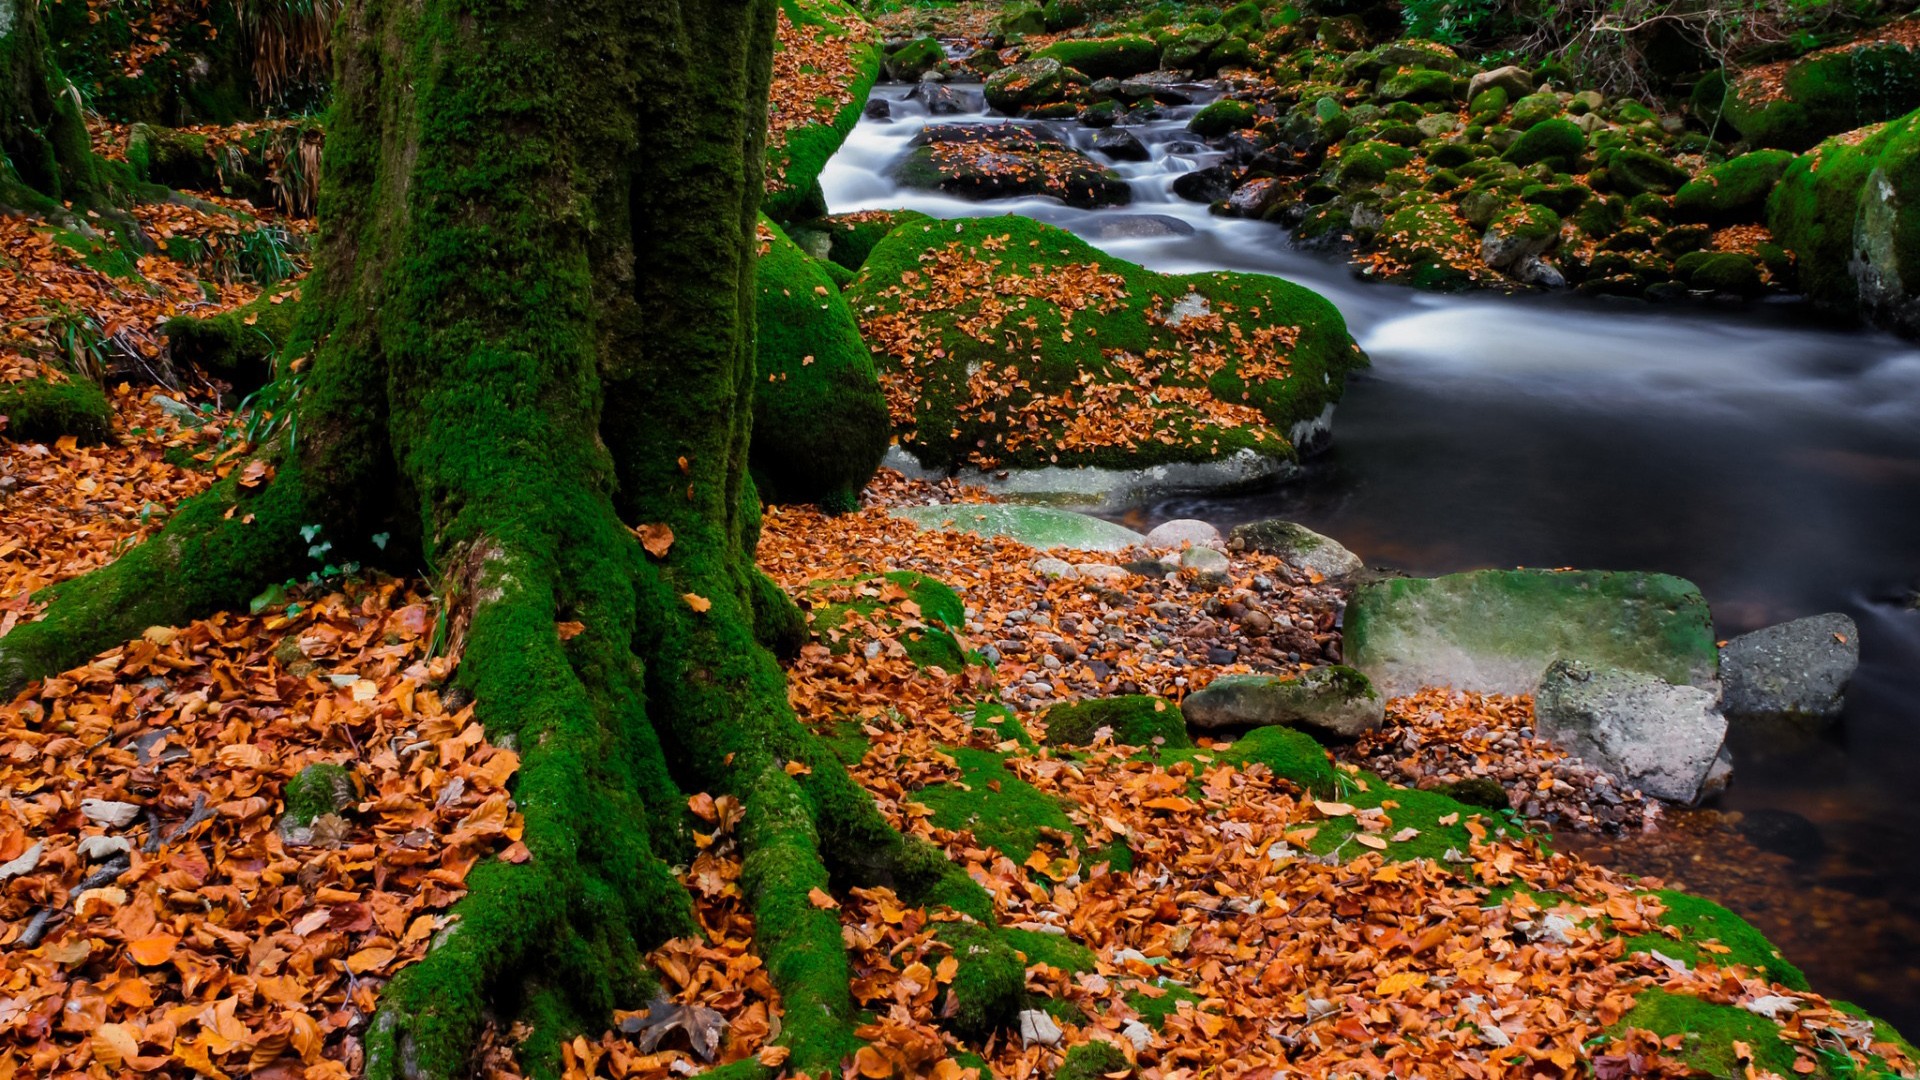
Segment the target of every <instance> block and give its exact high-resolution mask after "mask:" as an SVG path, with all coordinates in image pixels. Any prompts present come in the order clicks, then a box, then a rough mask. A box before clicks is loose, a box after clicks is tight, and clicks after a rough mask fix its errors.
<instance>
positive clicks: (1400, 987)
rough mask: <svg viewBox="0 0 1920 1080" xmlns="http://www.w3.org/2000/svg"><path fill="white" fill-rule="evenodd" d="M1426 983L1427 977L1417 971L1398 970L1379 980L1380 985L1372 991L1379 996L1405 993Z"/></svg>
mask: <svg viewBox="0 0 1920 1080" xmlns="http://www.w3.org/2000/svg"><path fill="white" fill-rule="evenodd" d="M1425 985H1427V977H1426V976H1425V975H1422V974H1421V973H1419V972H1417V971H1400V972H1395V973H1394V974H1392V975H1389V976H1387V977H1386V978H1384V979H1381V980H1380V986H1379V987H1378V989H1376V990H1375V991H1374V993H1376V994H1378V995H1379V996H1381V997H1390V996H1392V995H1394V994H1400V993H1405V992H1406V991H1408V990H1413V989H1415V988H1417V987H1422V986H1425Z"/></svg>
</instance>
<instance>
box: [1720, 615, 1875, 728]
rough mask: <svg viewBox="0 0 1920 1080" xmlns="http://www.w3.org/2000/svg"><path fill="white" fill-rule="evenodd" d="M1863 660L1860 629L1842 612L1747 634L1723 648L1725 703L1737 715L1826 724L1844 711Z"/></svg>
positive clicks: (1728, 710) (1728, 712)
mask: <svg viewBox="0 0 1920 1080" xmlns="http://www.w3.org/2000/svg"><path fill="white" fill-rule="evenodd" d="M1859 666H1860V630H1859V628H1858V627H1857V626H1855V625H1854V622H1853V620H1852V619H1850V618H1848V617H1847V616H1845V615H1842V614H1838V613H1835V614H1828V615H1814V616H1811V617H1808V618H1805V619H1795V620H1794V621H1792V622H1788V623H1781V624H1780V625H1778V626H1769V627H1767V628H1766V629H1764V630H1755V631H1754V632H1753V633H1751V634H1742V635H1740V636H1739V637H1737V638H1734V639H1733V640H1732V641H1729V642H1727V646H1726V648H1724V649H1722V650H1720V677H1721V679H1722V680H1723V682H1724V683H1725V687H1726V689H1725V692H1724V697H1723V698H1722V702H1723V704H1722V708H1723V709H1724V710H1725V712H1726V714H1727V715H1728V716H1729V717H1732V718H1734V719H1736V720H1741V719H1762V720H1796V721H1801V722H1811V723H1814V724H1818V725H1824V724H1828V723H1831V722H1833V721H1834V720H1836V719H1838V718H1839V716H1840V712H1841V710H1842V709H1843V708H1844V707H1845V705H1846V692H1847V684H1848V683H1849V682H1851V681H1852V679H1853V673H1854V671H1855V669H1857V668H1858V667H1859Z"/></svg>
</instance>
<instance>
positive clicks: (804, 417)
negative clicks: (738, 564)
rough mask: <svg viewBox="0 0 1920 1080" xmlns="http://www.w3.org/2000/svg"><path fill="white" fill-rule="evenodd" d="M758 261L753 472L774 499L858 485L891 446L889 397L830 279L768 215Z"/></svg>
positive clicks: (819, 495)
mask: <svg viewBox="0 0 1920 1080" xmlns="http://www.w3.org/2000/svg"><path fill="white" fill-rule="evenodd" d="M762 228H763V229H764V230H766V232H767V234H768V235H769V237H770V239H768V240H767V241H766V243H765V244H764V245H763V248H762V251H761V255H760V259H759V262H758V263H757V264H756V267H755V281H756V284H757V286H758V290H759V304H758V307H757V309H756V313H757V319H758V334H757V339H756V351H755V358H754V375H755V386H754V395H753V440H752V443H751V444H750V445H751V450H750V452H751V458H750V461H751V465H752V468H753V473H754V480H755V482H756V484H757V485H758V486H759V488H760V491H761V493H762V495H763V497H765V498H766V499H768V500H769V501H771V502H821V501H824V500H829V499H836V498H837V499H840V500H841V501H842V502H845V501H847V500H849V499H851V498H852V497H853V496H855V495H857V494H858V493H859V491H860V489H861V488H864V487H865V486H866V484H867V481H868V480H870V479H872V478H873V474H874V470H876V469H878V468H879V467H880V459H881V457H882V456H883V455H884V454H885V453H886V450H887V440H888V437H889V432H890V425H889V422H888V419H887V403H886V400H885V399H884V398H883V397H882V396H881V393H880V380H879V377H878V376H877V375H876V374H875V373H874V369H873V359H872V357H871V356H870V355H869V354H868V352H867V348H866V346H865V344H864V343H862V342H861V340H860V328H859V326H858V325H857V324H856V323H855V322H854V319H853V313H852V311H850V310H848V308H847V303H846V301H845V300H844V299H842V298H841V295H840V292H839V290H838V289H837V288H836V287H835V284H834V281H833V279H831V278H829V277H828V276H827V275H826V274H825V273H823V272H822V271H821V269H820V264H819V263H817V262H816V261H814V260H813V259H812V258H810V257H809V256H808V255H807V254H806V253H805V252H803V251H801V250H800V248H799V247H798V246H796V245H795V244H794V243H793V241H791V240H789V239H787V236H786V234H785V233H783V232H781V231H780V229H779V227H778V226H775V225H774V224H773V223H772V222H770V221H763V222H762Z"/></svg>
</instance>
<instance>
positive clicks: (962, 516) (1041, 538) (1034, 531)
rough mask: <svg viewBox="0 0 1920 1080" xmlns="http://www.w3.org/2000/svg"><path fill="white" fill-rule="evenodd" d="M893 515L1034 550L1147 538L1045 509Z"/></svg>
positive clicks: (966, 507) (980, 506) (1115, 547)
mask: <svg viewBox="0 0 1920 1080" xmlns="http://www.w3.org/2000/svg"><path fill="white" fill-rule="evenodd" d="M892 514H893V516H894V517H897V518H903V519H905V520H907V521H911V522H913V523H914V524H915V525H918V526H919V527H921V528H922V529H948V530H951V531H953V532H966V533H972V534H974V535H975V536H1004V537H1007V538H1008V539H1010V540H1013V541H1015V542H1017V543H1021V544H1025V545H1027V546H1028V547H1034V548H1043V549H1044V548H1065V549H1067V550H1069V551H1124V550H1126V549H1127V548H1130V547H1135V546H1137V545H1139V544H1141V543H1143V542H1144V541H1145V540H1146V537H1144V536H1142V535H1140V534H1139V533H1137V532H1134V531H1133V530H1132V529H1129V528H1126V527H1124V526H1121V525H1115V524H1114V523H1113V522H1111V521H1102V520H1100V519H1099V518H1097V517H1089V516H1087V515H1086V514H1076V513H1073V512H1072V511H1070V510H1055V509H1053V508H1052V507H1047V506H1008V505H1005V504H991V503H965V504H955V505H951V506H903V507H898V508H896V509H894V510H893V511H892Z"/></svg>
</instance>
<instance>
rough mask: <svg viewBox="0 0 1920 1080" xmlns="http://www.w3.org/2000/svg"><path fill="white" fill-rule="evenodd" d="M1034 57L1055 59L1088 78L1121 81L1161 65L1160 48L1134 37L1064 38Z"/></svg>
mask: <svg viewBox="0 0 1920 1080" xmlns="http://www.w3.org/2000/svg"><path fill="white" fill-rule="evenodd" d="M1033 55H1034V56H1036V57H1039V58H1042V59H1047V60H1057V61H1059V62H1060V63H1061V64H1064V65H1066V66H1067V67H1070V68H1072V69H1073V70H1075V71H1078V72H1079V73H1081V74H1082V75H1085V76H1087V77H1088V78H1090V79H1124V78H1126V77H1127V76H1129V75H1138V74H1140V73H1142V72H1146V71H1152V70H1153V69H1154V68H1156V67H1158V66H1159V64H1160V46H1158V45H1155V44H1154V43H1153V39H1152V38H1149V37H1141V36H1139V35H1136V34H1126V35H1122V36H1119V37H1106V38H1070V39H1065V40H1061V41H1056V42H1054V43H1053V44H1051V45H1049V46H1047V47H1046V48H1044V49H1041V50H1040V51H1038V52H1036V53H1034V54H1033Z"/></svg>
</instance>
